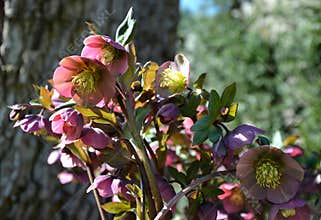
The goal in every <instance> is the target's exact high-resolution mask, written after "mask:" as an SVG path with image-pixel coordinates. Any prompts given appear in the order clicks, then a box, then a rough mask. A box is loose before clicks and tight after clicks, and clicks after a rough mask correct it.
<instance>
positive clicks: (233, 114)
mask: <svg viewBox="0 0 321 220" xmlns="http://www.w3.org/2000/svg"><path fill="white" fill-rule="evenodd" d="M237 109H238V104H237V103H233V104H232V105H230V107H229V112H228V115H227V117H226V119H225V120H224V121H225V122H229V121H233V120H234V119H235V117H236V113H237Z"/></svg>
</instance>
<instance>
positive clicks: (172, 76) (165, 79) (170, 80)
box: [160, 68, 186, 93]
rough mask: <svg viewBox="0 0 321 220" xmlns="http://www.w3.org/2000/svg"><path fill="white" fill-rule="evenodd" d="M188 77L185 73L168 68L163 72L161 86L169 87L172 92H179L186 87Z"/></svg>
mask: <svg viewBox="0 0 321 220" xmlns="http://www.w3.org/2000/svg"><path fill="white" fill-rule="evenodd" d="M185 84H186V79H185V76H184V75H183V73H181V72H178V71H175V70H173V69H171V68H167V69H165V70H164V71H163V72H162V75H161V82H160V87H168V89H169V90H170V91H171V92H174V93H179V92H182V91H183V90H184V89H185Z"/></svg>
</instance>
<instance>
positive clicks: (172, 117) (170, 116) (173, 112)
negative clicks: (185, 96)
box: [157, 103, 179, 124]
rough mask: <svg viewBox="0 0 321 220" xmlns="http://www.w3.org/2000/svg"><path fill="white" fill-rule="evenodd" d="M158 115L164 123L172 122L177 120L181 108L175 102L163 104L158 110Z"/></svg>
mask: <svg viewBox="0 0 321 220" xmlns="http://www.w3.org/2000/svg"><path fill="white" fill-rule="evenodd" d="M157 116H158V117H159V119H160V121H161V122H162V123H163V124H171V123H173V122H175V121H176V120H177V118H178V116H179V109H178V107H177V106H176V105H175V104H173V103H169V104H166V105H163V106H162V107H161V108H160V109H159V110H158V112H157Z"/></svg>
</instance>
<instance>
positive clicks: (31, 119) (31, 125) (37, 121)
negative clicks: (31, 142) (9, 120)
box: [13, 115, 48, 133]
mask: <svg viewBox="0 0 321 220" xmlns="http://www.w3.org/2000/svg"><path fill="white" fill-rule="evenodd" d="M47 123H48V121H47V119H46V118H44V117H43V116H42V115H26V116H25V117H24V118H22V119H21V120H19V121H17V122H16V123H15V124H14V126H13V127H18V126H20V128H21V129H22V130H23V131H24V132H28V133H33V132H36V131H39V130H41V129H44V128H46V124H47Z"/></svg>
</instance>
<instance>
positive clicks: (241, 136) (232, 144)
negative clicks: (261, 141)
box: [224, 124, 264, 150]
mask: <svg viewBox="0 0 321 220" xmlns="http://www.w3.org/2000/svg"><path fill="white" fill-rule="evenodd" d="M256 134H264V131H263V130H261V129H259V128H257V127H254V126H252V125H246V124H243V125H240V126H238V127H236V128H235V129H234V130H233V131H231V132H229V133H228V134H227V135H226V136H225V137H224V143H225V146H226V147H227V148H229V149H231V150H236V149H239V148H241V147H243V146H245V145H249V144H252V142H253V141H254V139H255V136H256Z"/></svg>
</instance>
